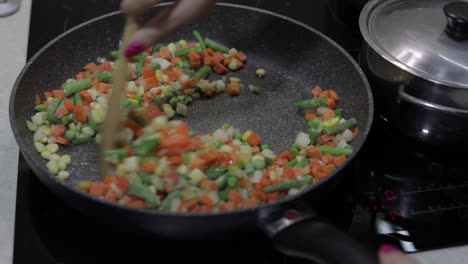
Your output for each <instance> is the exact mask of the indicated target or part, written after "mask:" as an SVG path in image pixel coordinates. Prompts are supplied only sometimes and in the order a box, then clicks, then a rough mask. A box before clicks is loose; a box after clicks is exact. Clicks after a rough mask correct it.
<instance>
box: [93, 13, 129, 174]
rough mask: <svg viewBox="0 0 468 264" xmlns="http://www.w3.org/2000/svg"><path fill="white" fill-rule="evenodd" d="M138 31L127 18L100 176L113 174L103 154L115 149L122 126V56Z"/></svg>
mask: <svg viewBox="0 0 468 264" xmlns="http://www.w3.org/2000/svg"><path fill="white" fill-rule="evenodd" d="M137 29H138V23H137V22H136V20H135V19H134V18H132V17H128V18H127V20H126V22H125V27H124V32H123V40H122V43H121V45H120V50H119V57H118V59H117V62H116V68H115V70H114V74H113V78H112V79H113V80H112V90H111V97H110V101H109V104H108V107H109V108H108V110H107V113H106V119H105V121H104V126H103V134H102V142H101V153H100V162H101V163H100V165H101V166H100V170H101V176H102V177H103V178H104V177H105V176H110V175H112V174H113V171H112V166H111V164H110V163H109V162H106V161H105V156H104V154H105V152H106V151H108V150H112V149H114V148H115V147H116V141H117V136H118V133H119V131H121V125H122V121H123V120H122V119H123V114H122V109H121V106H122V98H123V97H122V94H123V93H124V92H125V89H126V86H127V82H128V77H129V75H130V70H129V66H128V59H127V58H126V57H125V55H124V50H125V48H126V47H127V46H128V44H129V43H128V42H129V40H130V37H131V36H132V35H133V34H134V33H135V32H136V30H137Z"/></svg>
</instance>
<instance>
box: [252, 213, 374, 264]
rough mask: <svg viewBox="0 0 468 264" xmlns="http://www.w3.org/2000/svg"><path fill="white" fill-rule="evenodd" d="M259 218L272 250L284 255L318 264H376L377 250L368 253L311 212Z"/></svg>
mask: <svg viewBox="0 0 468 264" xmlns="http://www.w3.org/2000/svg"><path fill="white" fill-rule="evenodd" d="M263 219H264V220H263V221H262V222H261V225H262V227H263V229H264V231H265V232H266V233H267V234H268V235H269V236H270V237H271V238H272V239H273V242H274V245H275V247H276V248H277V249H278V250H279V251H280V252H281V253H283V254H285V255H287V256H291V257H298V258H303V259H307V260H310V261H314V262H318V263H331V264H377V263H378V256H377V251H375V252H373V251H371V250H370V249H368V248H366V247H365V246H363V245H362V244H361V243H360V242H358V241H355V240H353V239H352V238H350V237H349V236H348V235H346V234H345V233H344V232H342V231H340V230H338V229H337V228H336V227H334V226H333V225H331V224H328V223H326V222H324V221H321V220H319V219H318V218H317V216H316V215H314V214H313V213H312V214H311V213H304V212H301V213H299V211H296V210H288V211H286V212H285V213H284V214H283V215H282V217H281V216H280V217H279V218H278V217H276V218H270V219H267V218H263ZM272 219H275V220H272Z"/></svg>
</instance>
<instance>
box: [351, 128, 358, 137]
mask: <svg viewBox="0 0 468 264" xmlns="http://www.w3.org/2000/svg"><path fill="white" fill-rule="evenodd" d="M351 131H352V132H353V135H354V137H357V136H358V134H359V129H358V128H357V127H355V128H354V129H352V130H351Z"/></svg>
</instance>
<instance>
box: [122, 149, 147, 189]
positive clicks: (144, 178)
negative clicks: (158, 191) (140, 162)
mask: <svg viewBox="0 0 468 264" xmlns="http://www.w3.org/2000/svg"><path fill="white" fill-rule="evenodd" d="M125 156H126V155H125ZM137 174H138V177H139V178H140V180H141V183H143V184H144V185H151V184H152V183H153V182H152V181H151V178H152V177H153V174H149V173H145V172H142V171H139V172H138V173H137Z"/></svg>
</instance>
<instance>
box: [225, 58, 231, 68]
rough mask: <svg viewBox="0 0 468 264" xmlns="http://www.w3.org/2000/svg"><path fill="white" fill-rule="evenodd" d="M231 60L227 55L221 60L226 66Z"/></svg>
mask: <svg viewBox="0 0 468 264" xmlns="http://www.w3.org/2000/svg"><path fill="white" fill-rule="evenodd" d="M231 61H232V58H229V57H228V58H225V59H224V60H223V64H224V66H226V67H228V66H229V63H231Z"/></svg>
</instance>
